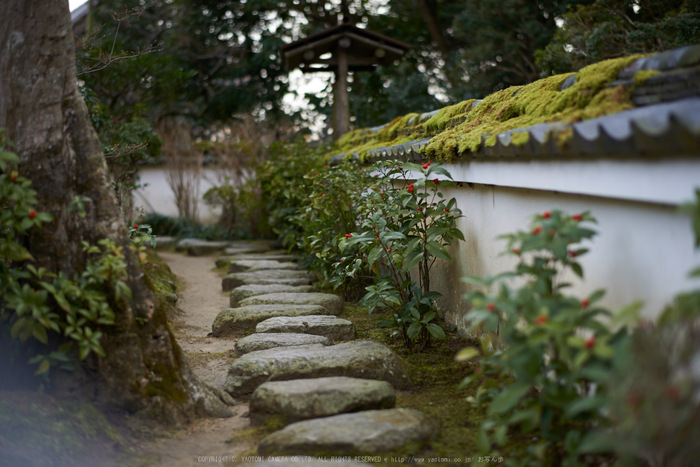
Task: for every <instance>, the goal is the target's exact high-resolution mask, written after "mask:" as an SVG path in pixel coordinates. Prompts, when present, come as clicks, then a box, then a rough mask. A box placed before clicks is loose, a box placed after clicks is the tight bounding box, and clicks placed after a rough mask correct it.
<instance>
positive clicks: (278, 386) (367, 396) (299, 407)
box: [250, 376, 396, 425]
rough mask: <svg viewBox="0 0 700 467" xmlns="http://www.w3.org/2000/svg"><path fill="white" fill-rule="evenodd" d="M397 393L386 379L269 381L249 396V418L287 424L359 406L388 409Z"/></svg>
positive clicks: (358, 409) (352, 410)
mask: <svg viewBox="0 0 700 467" xmlns="http://www.w3.org/2000/svg"><path fill="white" fill-rule="evenodd" d="M395 404H396V394H395V393H394V388H393V387H391V384H389V383H387V382H386V381H377V380H371V379H358V378H347V377H344V376H332V377H328V378H314V379H295V380H291V381H268V382H267V383H263V384H261V385H260V386H258V388H257V389H256V390H255V391H254V392H253V395H252V396H251V397H250V421H251V423H252V424H253V425H262V424H264V423H265V421H266V420H267V419H269V418H270V417H276V418H278V419H279V420H281V421H282V422H283V423H285V424H288V423H292V422H297V421H300V420H308V419H311V418H320V417H328V416H330V415H339V414H343V413H349V412H359V411H362V410H373V409H391V408H393V407H394V405H395Z"/></svg>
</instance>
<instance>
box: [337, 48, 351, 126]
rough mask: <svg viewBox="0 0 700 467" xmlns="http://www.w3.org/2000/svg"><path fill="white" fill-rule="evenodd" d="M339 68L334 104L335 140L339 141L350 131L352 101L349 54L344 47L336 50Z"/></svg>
mask: <svg viewBox="0 0 700 467" xmlns="http://www.w3.org/2000/svg"><path fill="white" fill-rule="evenodd" d="M336 55H337V59H338V68H337V69H336V70H335V83H334V86H333V88H334V89H333V90H334V96H333V99H334V102H333V107H334V110H335V112H334V113H335V115H334V117H335V118H334V122H333V123H334V126H333V139H334V140H337V139H338V138H340V137H341V136H343V135H344V134H345V133H347V132H348V130H349V129H350V101H349V99H348V53H347V51H346V50H345V48H343V47H342V46H340V47H338V48H337V49H336Z"/></svg>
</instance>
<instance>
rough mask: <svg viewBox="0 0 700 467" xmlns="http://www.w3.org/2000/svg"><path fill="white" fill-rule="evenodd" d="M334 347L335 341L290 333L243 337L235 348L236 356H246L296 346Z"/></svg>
mask: <svg viewBox="0 0 700 467" xmlns="http://www.w3.org/2000/svg"><path fill="white" fill-rule="evenodd" d="M311 344H321V345H333V339H330V338H328V337H324V336H317V335H314V334H299V333H289V332H278V333H265V334H261V333H255V334H251V335H249V336H246V337H242V338H240V339H238V340H237V341H236V345H235V347H234V349H235V351H236V355H238V356H240V355H245V354H247V353H248V352H257V351H259V350H267V349H274V348H275V347H292V346H295V345H311Z"/></svg>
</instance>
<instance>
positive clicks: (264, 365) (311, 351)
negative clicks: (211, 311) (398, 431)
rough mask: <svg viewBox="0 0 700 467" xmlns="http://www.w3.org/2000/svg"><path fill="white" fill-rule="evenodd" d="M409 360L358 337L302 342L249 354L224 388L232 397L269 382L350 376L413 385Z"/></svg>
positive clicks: (402, 386) (234, 366) (233, 367)
mask: <svg viewBox="0 0 700 467" xmlns="http://www.w3.org/2000/svg"><path fill="white" fill-rule="evenodd" d="M406 370H407V365H406V362H404V361H403V359H401V357H399V356H398V355H396V354H395V353H394V351H393V350H391V349H390V348H389V347H387V346H386V345H384V344H382V343H381V342H378V341H374V340H355V341H349V342H344V343H342V344H336V345H331V346H328V347H324V346H314V345H311V346H309V345H301V346H295V347H284V348H275V349H269V350H261V351H259V352H250V353H247V354H245V355H243V356H241V357H240V358H238V359H237V360H235V361H234V362H233V363H232V364H231V367H230V368H229V371H228V375H227V376H226V382H225V384H224V390H226V392H228V393H229V394H231V395H232V396H233V397H240V396H244V395H247V394H251V393H252V392H253V391H254V390H255V389H256V388H257V387H258V386H260V385H261V384H262V383H265V382H267V381H286V380H290V379H307V378H322V377H326V376H349V377H353V378H364V379H377V380H383V381H387V382H389V383H390V384H392V385H393V386H394V387H395V388H398V389H407V388H410V387H411V386H412V384H411V381H410V379H409V377H408V375H407V373H406Z"/></svg>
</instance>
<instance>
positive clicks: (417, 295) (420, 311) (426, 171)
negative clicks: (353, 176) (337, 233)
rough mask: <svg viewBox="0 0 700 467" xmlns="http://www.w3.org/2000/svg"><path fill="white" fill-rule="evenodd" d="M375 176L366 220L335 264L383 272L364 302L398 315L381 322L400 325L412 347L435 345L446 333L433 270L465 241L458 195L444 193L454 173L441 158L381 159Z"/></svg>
mask: <svg viewBox="0 0 700 467" xmlns="http://www.w3.org/2000/svg"><path fill="white" fill-rule="evenodd" d="M370 172H372V174H373V176H374V183H373V184H370V185H369V186H367V187H366V189H365V190H361V191H360V199H359V200H358V202H357V210H358V213H359V221H360V224H359V226H358V229H357V230H353V231H347V232H346V233H344V235H342V236H341V237H340V241H339V246H340V250H341V253H342V254H343V256H342V257H341V258H340V260H339V261H338V262H337V263H335V267H336V268H337V269H338V271H339V273H340V274H341V275H344V276H346V277H347V276H350V277H353V276H357V275H359V272H360V267H361V266H364V265H366V266H368V267H369V269H370V270H371V271H372V272H373V273H374V275H375V277H377V278H378V281H377V283H376V284H374V285H371V286H368V287H367V288H366V290H367V293H366V294H365V296H364V297H363V298H362V301H361V304H363V305H366V306H368V307H369V312H370V313H372V312H373V311H374V310H376V309H379V310H386V311H388V312H389V313H390V314H391V317H390V318H389V319H386V320H384V321H382V323H380V326H385V327H395V328H396V329H395V332H396V333H397V334H399V335H400V336H401V337H402V339H403V341H404V344H405V346H406V347H409V348H410V347H413V346H414V344H417V345H418V347H419V348H421V349H422V348H425V347H427V346H429V345H430V339H431V337H432V338H437V339H444V338H445V332H444V331H443V329H442V328H441V327H440V326H439V325H438V324H437V323H436V321H437V320H436V317H437V310H436V307H435V304H434V300H435V299H436V298H438V297H440V294H439V293H438V292H435V291H431V288H430V270H431V268H432V267H433V265H434V264H435V263H436V261H438V260H450V259H451V257H450V254H449V252H448V251H447V248H446V246H448V245H450V244H452V243H453V242H456V241H459V240H464V236H463V234H462V232H461V231H460V230H459V229H458V228H457V219H458V218H459V217H461V215H462V213H461V211H460V210H459V209H457V207H456V201H455V199H454V198H452V199H450V200H446V199H445V198H444V196H443V194H442V192H440V189H439V188H440V186H445V185H446V184H448V183H449V180H451V176H450V174H449V172H448V171H447V170H445V169H444V167H442V166H441V165H440V164H431V163H430V162H426V163H424V164H422V165H419V164H414V163H409V162H398V161H389V162H378V163H376V164H375V165H374V166H372V167H371V169H370Z"/></svg>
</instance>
